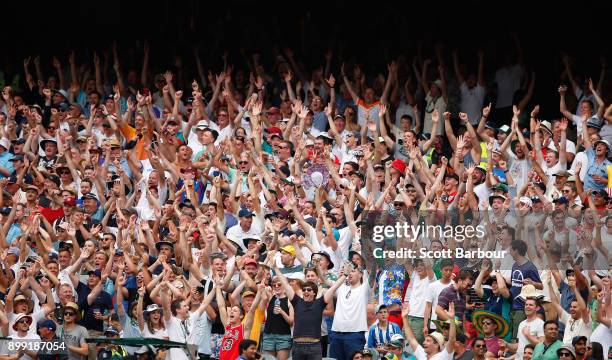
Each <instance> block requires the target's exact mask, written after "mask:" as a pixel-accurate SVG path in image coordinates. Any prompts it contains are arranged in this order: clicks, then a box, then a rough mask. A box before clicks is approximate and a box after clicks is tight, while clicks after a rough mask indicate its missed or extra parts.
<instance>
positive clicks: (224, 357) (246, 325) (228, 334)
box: [171, 280, 264, 360]
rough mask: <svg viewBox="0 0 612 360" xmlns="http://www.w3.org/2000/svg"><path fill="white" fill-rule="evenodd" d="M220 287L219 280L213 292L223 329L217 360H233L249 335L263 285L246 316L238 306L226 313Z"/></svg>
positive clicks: (259, 288) (260, 285)
mask: <svg viewBox="0 0 612 360" xmlns="http://www.w3.org/2000/svg"><path fill="white" fill-rule="evenodd" d="M222 286H223V285H222V280H219V281H218V282H217V287H216V290H215V291H216V296H217V304H219V316H220V317H221V322H222V323H223V326H224V327H225V335H224V336H223V340H222V342H221V352H220V353H219V360H234V359H236V358H237V357H238V352H239V349H238V346H239V344H240V342H241V341H243V340H244V339H248V338H249V336H250V335H251V328H252V327H253V317H254V315H255V310H256V309H257V308H258V307H259V302H260V301H261V296H262V294H263V291H264V290H263V288H264V285H263V283H260V284H259V285H258V291H257V295H256V296H255V299H254V300H253V304H252V305H251V308H250V309H249V312H248V313H246V314H245V313H244V309H243V308H242V306H240V305H234V306H232V307H231V308H230V309H229V312H228V309H227V308H226V307H225V299H224V298H223V294H222V293H221V287H222ZM243 320H244V321H243ZM171 340H172V338H171Z"/></svg>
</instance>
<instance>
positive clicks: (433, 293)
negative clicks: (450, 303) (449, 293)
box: [423, 280, 454, 329]
mask: <svg viewBox="0 0 612 360" xmlns="http://www.w3.org/2000/svg"><path fill="white" fill-rule="evenodd" d="M453 283H454V282H453V281H452V280H451V282H450V283H448V284H443V283H442V282H441V280H436V281H434V282H432V283H429V284H428V285H427V293H425V302H429V303H431V310H432V311H431V317H430V319H431V320H436V319H438V315H437V314H436V310H435V309H436V306H438V297H439V296H440V293H441V292H442V290H444V289H446V288H447V287H449V286H451V285H452V284H453ZM424 313H425V310H424V309H423V316H424ZM431 324H432V326H430V327H431V328H432V329H435V326H433V323H431Z"/></svg>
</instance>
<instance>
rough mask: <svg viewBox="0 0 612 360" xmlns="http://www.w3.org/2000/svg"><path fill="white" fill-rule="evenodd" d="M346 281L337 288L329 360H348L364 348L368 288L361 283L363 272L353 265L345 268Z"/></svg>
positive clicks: (366, 328)
mask: <svg viewBox="0 0 612 360" xmlns="http://www.w3.org/2000/svg"><path fill="white" fill-rule="evenodd" d="M344 276H345V277H347V279H348V281H347V282H346V283H345V284H342V285H341V286H340V287H339V288H338V296H337V304H336V312H335V314H334V322H333V324H332V339H331V341H330V357H332V358H335V359H338V360H347V359H348V358H349V356H350V354H351V353H352V352H353V351H355V350H362V349H363V347H364V345H365V332H366V331H368V322H367V316H366V315H367V314H366V307H367V305H368V298H369V293H370V287H369V285H368V283H367V282H364V281H363V269H362V268H361V267H359V266H357V265H356V264H353V266H352V268H351V267H350V266H346V267H345V268H344Z"/></svg>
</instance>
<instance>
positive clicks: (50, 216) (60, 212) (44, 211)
mask: <svg viewBox="0 0 612 360" xmlns="http://www.w3.org/2000/svg"><path fill="white" fill-rule="evenodd" d="M39 209H40V213H41V215H42V216H44V217H45V219H47V221H48V222H49V223H51V224H53V222H54V221H55V220H57V219H59V218H61V217H62V216H64V208H62V207H59V208H57V209H55V210H53V209H51V208H45V207H42V206H39Z"/></svg>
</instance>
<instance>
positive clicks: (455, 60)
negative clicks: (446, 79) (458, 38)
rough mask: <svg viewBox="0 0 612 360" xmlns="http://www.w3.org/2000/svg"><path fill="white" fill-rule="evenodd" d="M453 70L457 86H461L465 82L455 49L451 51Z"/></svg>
mask: <svg viewBox="0 0 612 360" xmlns="http://www.w3.org/2000/svg"><path fill="white" fill-rule="evenodd" d="M453 68H454V69H455V77H456V78H457V83H459V85H463V83H464V82H465V78H464V77H463V74H462V73H461V67H460V66H459V56H458V55H457V49H455V50H453Z"/></svg>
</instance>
